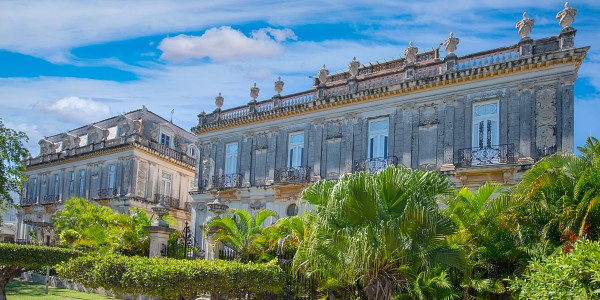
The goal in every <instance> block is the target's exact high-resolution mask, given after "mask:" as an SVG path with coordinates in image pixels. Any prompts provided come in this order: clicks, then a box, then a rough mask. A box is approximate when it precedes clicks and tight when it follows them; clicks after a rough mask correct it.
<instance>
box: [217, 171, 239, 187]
mask: <svg viewBox="0 0 600 300" xmlns="http://www.w3.org/2000/svg"><path fill="white" fill-rule="evenodd" d="M243 178H244V176H243V175H242V174H226V175H220V176H213V177H212V187H213V188H218V189H233V188H240V187H242V183H243Z"/></svg>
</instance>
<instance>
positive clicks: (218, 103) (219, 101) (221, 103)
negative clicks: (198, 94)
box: [215, 92, 225, 109]
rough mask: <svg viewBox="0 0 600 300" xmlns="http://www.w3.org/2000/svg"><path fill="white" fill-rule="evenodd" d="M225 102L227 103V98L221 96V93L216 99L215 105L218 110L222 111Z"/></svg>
mask: <svg viewBox="0 0 600 300" xmlns="http://www.w3.org/2000/svg"><path fill="white" fill-rule="evenodd" d="M223 102H225V98H223V96H221V92H219V96H217V97H215V105H216V106H217V108H218V109H221V107H222V106H223Z"/></svg>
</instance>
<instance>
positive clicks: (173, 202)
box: [152, 194, 179, 209]
mask: <svg viewBox="0 0 600 300" xmlns="http://www.w3.org/2000/svg"><path fill="white" fill-rule="evenodd" d="M153 200H154V201H152V203H154V204H158V203H159V202H162V203H163V204H164V205H165V206H166V207H168V208H175V209H179V199H178V198H173V197H170V196H167V195H162V194H154V199H153Z"/></svg>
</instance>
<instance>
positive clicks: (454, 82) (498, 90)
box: [190, 7, 589, 240]
mask: <svg viewBox="0 0 600 300" xmlns="http://www.w3.org/2000/svg"><path fill="white" fill-rule="evenodd" d="M568 9H571V10H572V8H568V7H567V8H565V11H566V12H565V11H562V12H561V13H563V16H567V17H569V16H571V19H570V20H569V19H566V20H563V19H561V22H560V25H561V26H563V29H562V31H561V30H560V29H558V27H557V32H558V33H559V34H558V35H557V36H550V37H547V38H541V39H537V40H534V39H532V38H530V37H528V35H529V34H530V32H531V30H532V26H533V20H531V19H529V18H527V16H526V15H524V16H523V20H521V21H520V22H519V23H517V29H518V31H519V34H520V36H521V39H520V40H517V41H518V42H517V43H516V44H512V45H507V46H506V47H501V48H497V49H490V50H486V51H482V52H478V53H472V54H467V55H463V56H458V55H456V54H454V52H455V51H456V49H457V46H458V45H459V39H458V38H457V37H454V35H452V34H451V35H450V37H449V38H448V39H447V40H446V41H444V43H443V44H444V46H445V50H446V56H445V57H441V53H440V49H439V48H437V49H433V50H431V51H425V52H421V51H419V50H418V48H417V47H415V46H413V44H412V42H411V44H410V45H409V47H408V48H407V49H406V50H405V51H404V57H403V58H399V59H393V60H388V61H384V62H382V63H369V64H361V63H360V62H358V61H357V60H356V58H355V59H354V60H352V61H351V62H350V63H349V65H348V71H345V72H340V73H335V74H330V72H329V71H328V70H327V68H326V67H325V66H323V68H322V69H321V70H320V71H319V72H318V75H317V76H316V77H315V78H314V84H313V85H312V87H311V88H310V89H308V90H306V91H304V92H300V93H295V94H291V95H282V94H281V93H282V91H283V85H284V83H283V82H282V81H281V80H280V79H279V80H277V81H276V82H275V84H274V88H275V95H273V96H270V97H269V98H267V99H266V100H262V101H258V100H257V99H258V98H259V92H260V90H259V88H258V87H256V85H254V87H252V88H251V91H250V96H251V98H250V100H249V102H248V104H247V105H244V106H239V107H233V108H228V109H224V108H223V104H224V102H225V99H224V97H222V96H221V95H220V94H219V96H218V97H217V98H216V101H215V103H216V109H215V110H214V111H213V112H211V113H204V112H202V113H200V114H199V115H198V125H197V126H196V127H194V128H193V129H192V131H193V132H194V133H195V134H196V136H197V144H198V148H199V149H198V150H199V154H198V158H199V159H198V161H197V162H198V165H197V169H196V173H197V174H196V176H197V186H196V187H195V188H193V189H192V191H191V192H190V194H191V196H192V208H193V209H192V218H193V224H194V227H195V228H199V226H201V225H202V224H203V223H204V222H205V221H206V219H207V217H210V216H211V213H210V212H209V211H207V210H208V208H207V205H206V204H207V203H209V202H212V201H213V200H214V199H215V198H216V197H220V199H221V201H224V202H225V203H226V204H227V205H228V206H229V207H232V208H241V209H246V210H249V211H255V210H259V209H262V208H268V209H273V210H275V211H277V212H278V213H279V215H280V216H282V217H283V216H290V215H295V214H297V213H298V207H297V199H298V196H299V193H300V192H301V191H302V189H303V188H304V187H305V186H306V185H308V184H310V183H311V182H314V181H316V180H320V179H337V178H338V177H339V176H340V175H341V174H344V173H352V172H357V171H368V172H375V171H377V170H379V169H381V168H384V167H386V166H387V165H389V164H401V165H403V166H406V167H409V168H427V169H431V170H438V171H439V172H442V173H444V174H447V175H448V177H449V178H450V179H451V180H452V181H453V182H454V183H455V184H456V185H457V186H467V187H477V186H479V185H481V184H482V183H483V182H486V181H489V180H493V181H496V182H499V183H502V184H505V185H512V184H515V183H516V182H518V180H519V177H520V175H521V174H522V173H523V172H524V171H525V170H527V169H528V168H530V167H531V166H532V165H533V164H534V163H535V162H536V161H537V160H539V159H541V158H542V157H543V156H545V155H549V154H551V153H554V152H557V151H565V152H572V151H573V147H574V145H573V130H574V128H573V118H574V111H573V101H574V96H573V84H574V82H575V80H576V79H577V72H578V69H579V66H580V64H581V63H582V61H583V59H584V57H585V55H586V53H587V51H588V49H589V47H582V48H578V47H575V44H574V38H575V34H576V30H575V29H573V28H572V27H570V25H571V23H572V22H573V20H574V18H573V17H574V13H573V11H567V10H568ZM559 15H560V14H559ZM341 55H343V54H341ZM349 55H350V54H349ZM196 238H197V239H199V240H201V239H202V234H201V233H200V231H197V232H196Z"/></svg>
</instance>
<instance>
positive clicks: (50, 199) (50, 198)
mask: <svg viewBox="0 0 600 300" xmlns="http://www.w3.org/2000/svg"><path fill="white" fill-rule="evenodd" d="M57 202H60V196H59V195H46V196H44V198H42V200H41V201H40V204H53V203H57Z"/></svg>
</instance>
